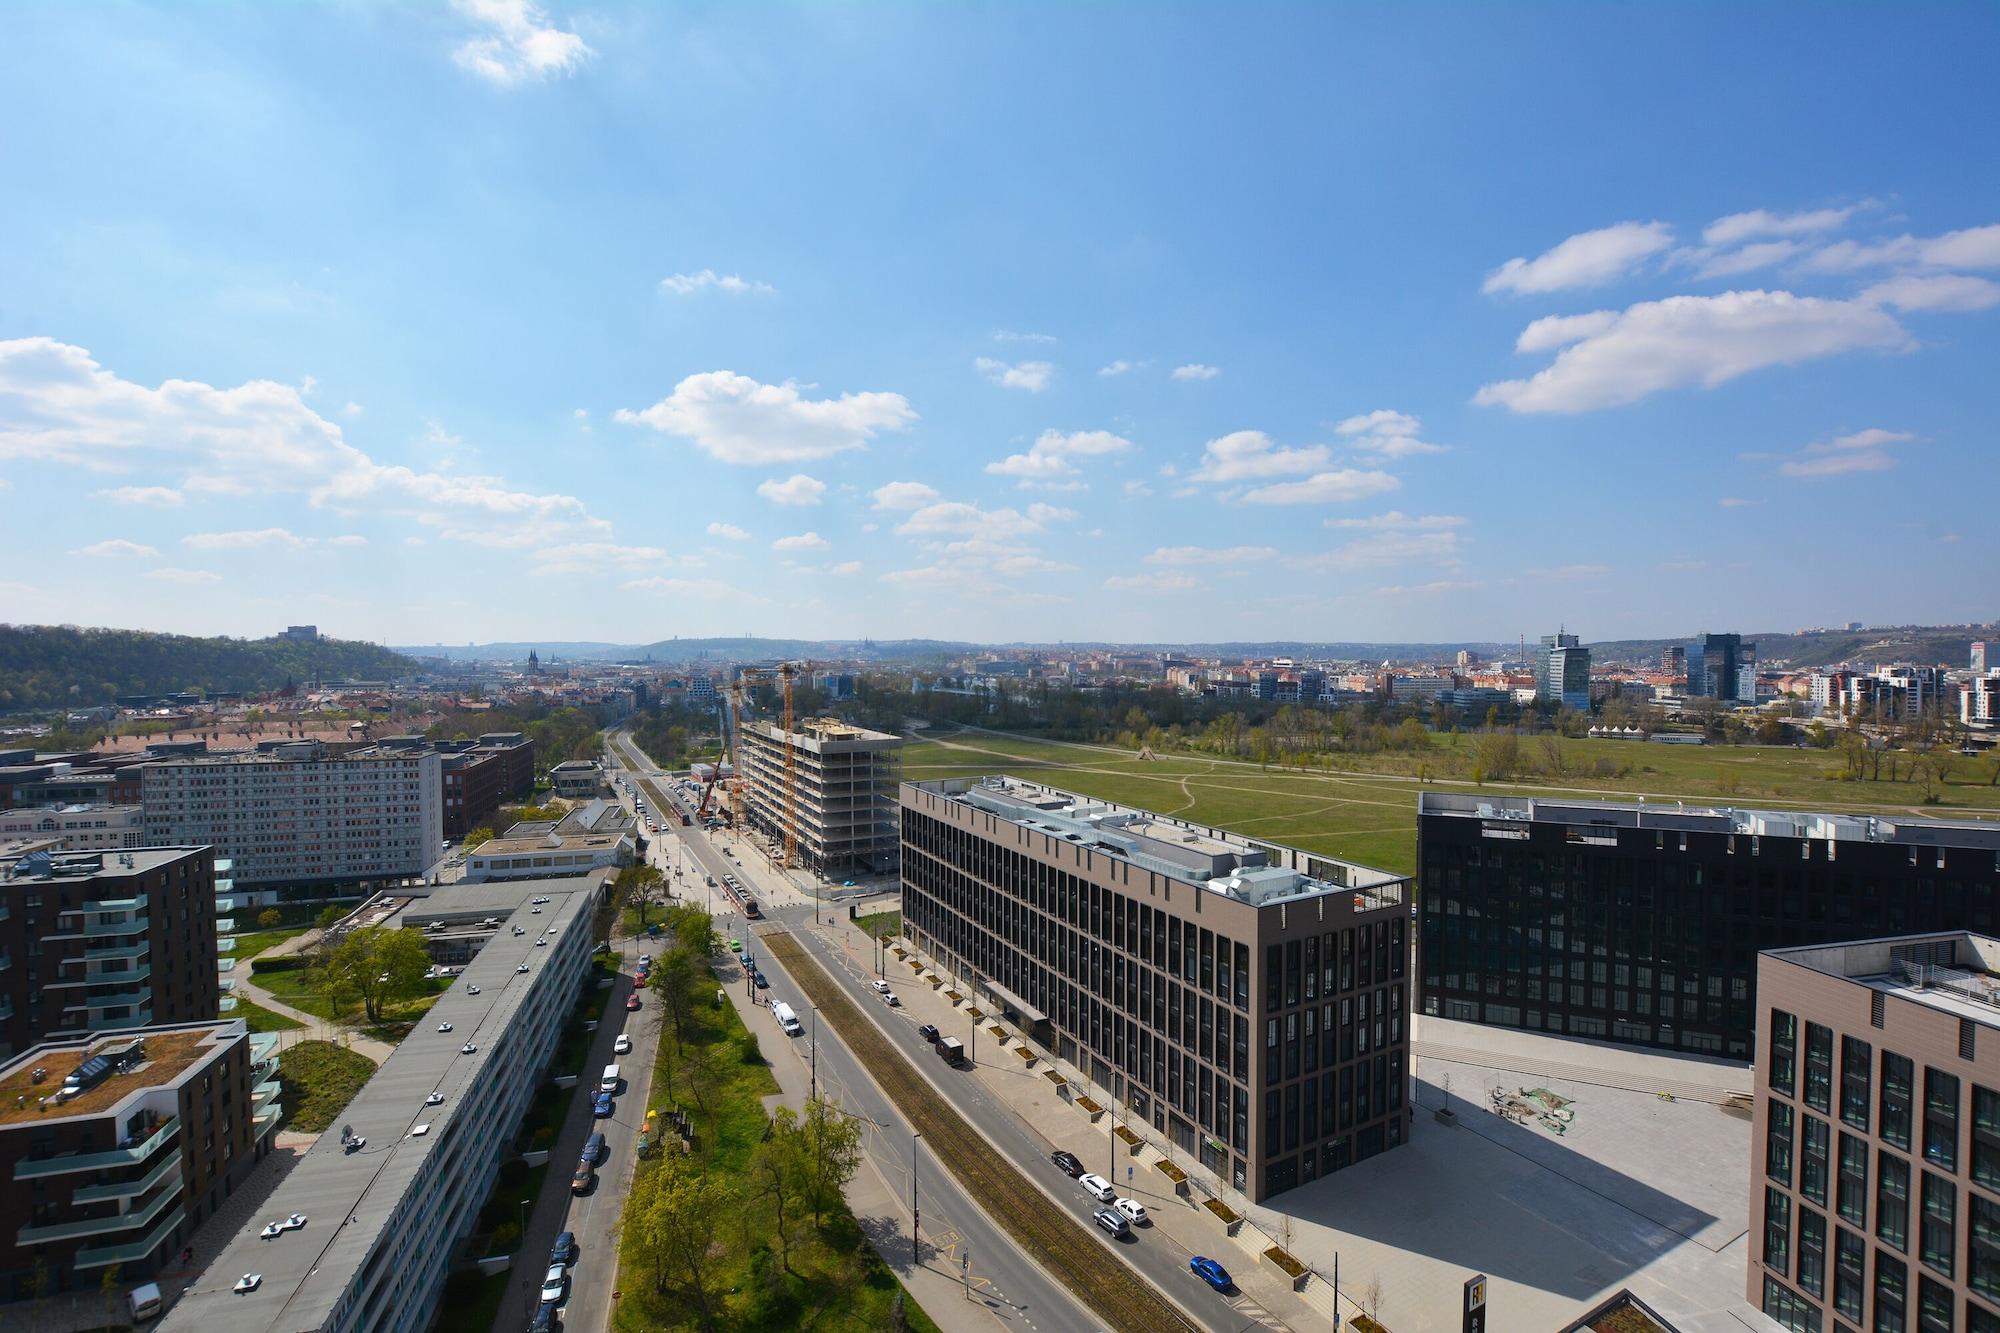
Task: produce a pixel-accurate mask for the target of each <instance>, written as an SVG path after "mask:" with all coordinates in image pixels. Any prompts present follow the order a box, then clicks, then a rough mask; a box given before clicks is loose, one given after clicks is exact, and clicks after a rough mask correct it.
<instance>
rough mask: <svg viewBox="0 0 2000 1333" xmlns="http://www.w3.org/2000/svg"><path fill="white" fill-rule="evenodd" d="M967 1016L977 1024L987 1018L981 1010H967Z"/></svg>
mask: <svg viewBox="0 0 2000 1333" xmlns="http://www.w3.org/2000/svg"><path fill="white" fill-rule="evenodd" d="M965 1016H966V1017H967V1018H969V1019H971V1020H972V1021H973V1022H975V1023H977V1022H978V1021H979V1020H980V1019H982V1018H984V1017H986V1015H985V1014H984V1013H982V1012H981V1011H980V1010H978V1009H976V1008H967V1009H966V1011H965Z"/></svg>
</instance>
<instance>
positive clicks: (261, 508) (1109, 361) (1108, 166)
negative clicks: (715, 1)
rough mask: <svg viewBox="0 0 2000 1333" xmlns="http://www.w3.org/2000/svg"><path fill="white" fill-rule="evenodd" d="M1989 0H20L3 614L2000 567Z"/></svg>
mask: <svg viewBox="0 0 2000 1333" xmlns="http://www.w3.org/2000/svg"><path fill="white" fill-rule="evenodd" d="M1997 43H2000V11H1996V10H1995V9H1993V8H1992V7H1990V6H1964V7H1952V6H1931V7H1925V8H1921V9H1915V10H1913V9H1908V8H1891V7H1868V8H1864V7H1859V6H1850V7H1834V8H1828V7H1825V6H1782V5H1769V6H1758V7H1754V8H1751V9H1747V10H1743V11H1738V10H1733V9H1725V8H1724V7H1720V6H1685V7H1677V8H1673V7H1665V6H1653V7H1646V8H1639V7H1632V6H1617V7H1613V6H1573V7H1555V6H1542V7H1531V6H1454V7H1445V6H1434V7H1428V8H1421V7H1409V6H1397V7H1390V6H1370V7H1345V6H1331V5H1321V6H1275V5H1273V6H1243V5H1213V6H1197V5H1171V6H1168V5H1158V6H1145V5H1136V4H1135V5H1111V4H1097V5H1081V6H1058V5H1053V4H1022V5H998V4H986V5H970V4H964V5H904V6H888V5H866V6H863V5H850V6H834V5H825V4H816V5H808V6H800V7H786V6H779V5H766V4H757V5H740V4H737V5H713V6H685V5H675V6H668V5H641V6H636V7H631V8H621V7H617V6H611V5H598V4H572V3H568V2H567V0H551V3H547V4H544V5H540V6H535V5H526V4H520V3H509V2H508V0H466V2H465V3H459V4H455V5H454V4H439V5H407V6H402V5H374V4H347V5H324V6H308V5H267V4H245V5H240V6H232V5H225V4H208V5H202V6H159V7H150V6H141V5H117V4H90V5H65V4H42V5H16V6H10V7H9V8H8V9H7V11H6V12H5V14H4V15H0V127H4V128H0V199H4V200H5V207H4V208H0V504H4V506H5V510H6V512H7V514H8V518H9V521H8V522H7V523H6V524H5V526H4V528H3V529H0V549H4V553H5V559H6V565H7V568H6V569H5V570H0V605H4V608H5V609H4V610H0V617H4V618H5V619H8V620H13V621H63V622H77V623H87V624H115V625H128V626H139V627H146V628H156V629H169V630H177V631H184V632H206V633H237V634H262V633H267V632H270V631H271V630H273V629H276V628H278V627H280V626H282V625H284V624H285V623H288V622H295V621H301V620H303V621H315V622H317V623H319V624H320V625H321V626H322V627H323V628H324V629H325V630H327V631H328V632H330V633H336V634H340V635H343V636H349V637H357V638H370V639H378V640H383V641H387V642H396V643H424V642H436V641H439V640H444V641H450V642H465V641H472V640H486V639H494V638H521V637H537V638H548V639H562V638H601V639H612V640H617V641H628V642H636V641H646V640H651V639H654V638H662V637H666V636H669V635H673V634H681V635H703V634H734V633H743V632H754V633H759V634H767V635H799V636H808V637H816V636H836V635H838V636H845V635H862V634H866V635H872V636H875V637H881V638H891V637H910V636H933V637H953V638H975V639H986V640H1015V639H1032V640H1053V639H1057V638H1068V639H1125V640H1136V639H1170V640H1176V641H1198V640H1219V639H1243V638H1257V639H1275V638H1304V639H1435V640H1443V639H1480V638H1491V639H1512V638H1513V637H1515V636H1516V635H1518V634H1521V633H1526V634H1530V635H1533V634H1537V633H1541V632H1546V631H1547V630H1550V629H1552V628H1554V626H1555V624H1556V622H1558V621H1560V622H1562V623H1564V624H1565V625H1566V626H1567V627H1568V628H1570V629H1572V630H1576V631H1580V632H1581V633H1583V634H1584V635H1586V636H1587V637H1616V636H1626V635H1668V634H1675V633H1682V632H1688V631H1692V630H1696V629H1700V628H1704V627H1707V628H1742V629H1767V628H1787V627H1791V626H1795V625H1810V624H1821V623H1832V622H1840V621H1846V620H1850V619H1856V620H1867V621H1910V620H1918V621H1962V620H1970V619H1984V618H1987V617H1989V616H1991V615H1993V614H1994V604H1993V581H1992V574H1993V558H1994V557H1993V544H1992V534H1993V521H1992V516H1991V515H1992V503H1993V501H1992V496H1993V488H1992V480H1991V479H1992V466H1993V459H1994V458H1995V456H1996V441H1995V438H1994V436H1995V411H1994V401H1995V400H1994V392H1993V386H1994V383H1995V375H1994V367H1995V366H1996V365H2000V175H1996V173H1995V172H1994V171H1993V170H1992V169H1991V166H1992V163H1993V162H1994V161H1995V160H1996V159H2000V143H1996V139H2000V82H1996V80H1994V78H1993V77H1992V66H1991V52H1992V51H1993V50H1994V49H1995V48H1996V44H1997Z"/></svg>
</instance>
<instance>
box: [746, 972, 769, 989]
mask: <svg viewBox="0 0 2000 1333" xmlns="http://www.w3.org/2000/svg"><path fill="white" fill-rule="evenodd" d="M750 979H751V980H752V981H754V982H756V983H757V989H758V990H769V989H771V979H770V978H769V977H767V976H765V975H764V974H763V973H762V972H752V973H751V974H750Z"/></svg>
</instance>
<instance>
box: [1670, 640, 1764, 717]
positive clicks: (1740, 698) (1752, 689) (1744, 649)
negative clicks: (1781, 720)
mask: <svg viewBox="0 0 2000 1333" xmlns="http://www.w3.org/2000/svg"><path fill="white" fill-rule="evenodd" d="M1687 692H1688V697H1690V698H1695V699H1719V700H1721V701H1722V702H1724V703H1734V704H1754V703H1756V702H1757V645H1756V644H1754V643H1745V642H1743V636H1742V635H1741V634H1703V635H1702V636H1701V637H1700V638H1698V639H1696V640H1695V641H1694V642H1692V643H1690V644H1689V645H1688V646H1687Z"/></svg>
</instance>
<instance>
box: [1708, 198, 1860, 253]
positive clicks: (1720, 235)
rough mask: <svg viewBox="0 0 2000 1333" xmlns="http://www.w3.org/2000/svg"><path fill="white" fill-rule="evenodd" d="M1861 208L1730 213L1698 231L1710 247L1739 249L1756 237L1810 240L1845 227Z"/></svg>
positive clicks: (1853, 205)
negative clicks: (1793, 237) (1801, 211)
mask: <svg viewBox="0 0 2000 1333" xmlns="http://www.w3.org/2000/svg"><path fill="white" fill-rule="evenodd" d="M1863 207H1864V205H1861V204H1851V205H1849V206H1848V207H1846V208H1818V209H1814V210H1812V211H1811V212H1807V213H1772V212H1769V211H1768V210H1766V209H1762V208H1756V209H1752V210H1751V211H1749V212H1748V213H1731V214H1730V215H1729V216H1728V217H1724V218H1717V219H1716V220H1715V221H1713V222H1711V223H1709V224H1708V225H1707V226H1706V227H1704V228H1702V232H1701V239H1702V240H1704V241H1706V242H1708V244H1710V245H1715V246H1725V245H1739V244H1741V243H1742V242H1744V241H1748V240H1752V239H1754V238H1756V237H1759V236H1811V235H1814V234H1816V233H1819V232H1823V231H1832V230H1833V229H1834V228H1836V227H1839V226H1841V225H1843V224H1844V223H1846V221H1847V220H1848V219H1849V218H1851V217H1853V216H1854V215H1855V214H1856V213H1858V212H1859V211H1860V210H1861V209H1862V208H1863Z"/></svg>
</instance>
